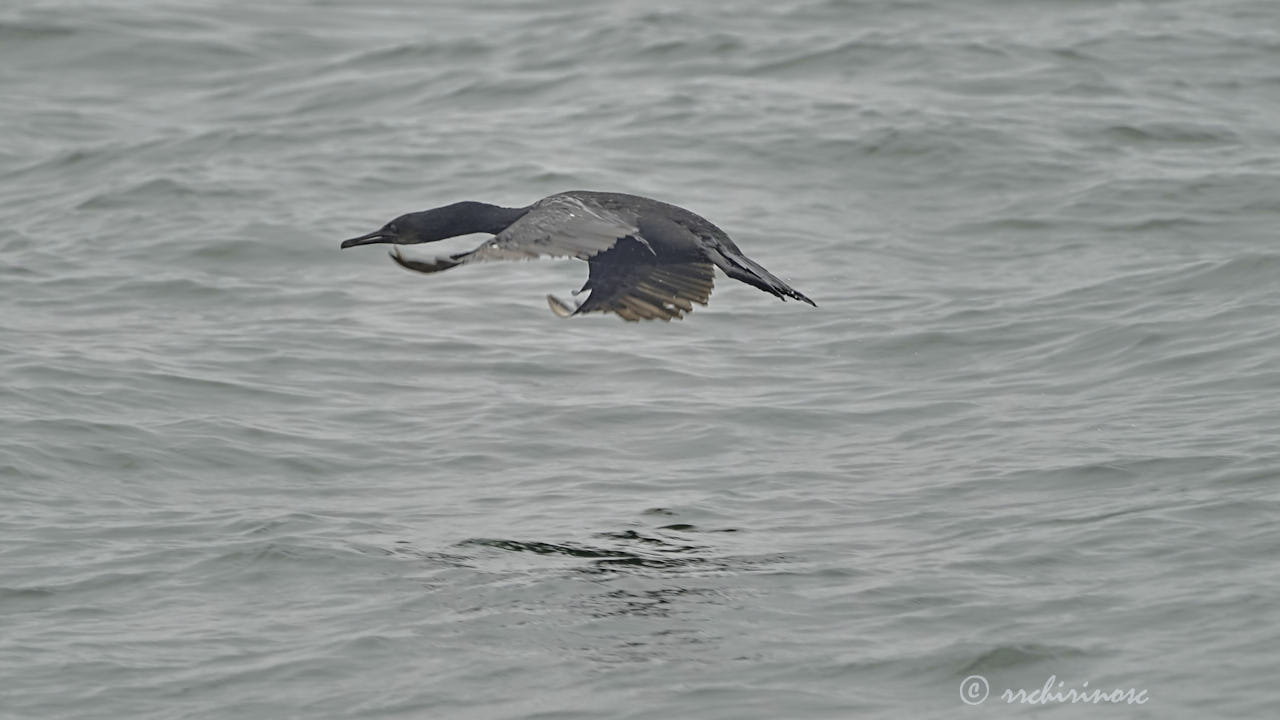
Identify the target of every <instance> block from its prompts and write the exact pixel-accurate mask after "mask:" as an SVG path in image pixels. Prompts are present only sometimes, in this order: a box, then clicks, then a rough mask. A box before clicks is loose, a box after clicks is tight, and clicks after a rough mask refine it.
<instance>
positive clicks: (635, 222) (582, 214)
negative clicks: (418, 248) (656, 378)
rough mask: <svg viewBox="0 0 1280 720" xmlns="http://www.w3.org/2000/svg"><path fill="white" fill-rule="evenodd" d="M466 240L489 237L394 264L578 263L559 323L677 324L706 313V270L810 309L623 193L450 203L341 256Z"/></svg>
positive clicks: (671, 209)
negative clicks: (571, 297)
mask: <svg viewBox="0 0 1280 720" xmlns="http://www.w3.org/2000/svg"><path fill="white" fill-rule="evenodd" d="M473 232H488V233H492V234H493V235H494V237H493V238H492V239H491V240H488V241H486V242H485V243H484V244H482V245H481V246H480V247H478V248H476V249H475V250H472V251H470V252H465V253H459V254H456V255H450V256H449V257H447V258H436V259H435V260H434V261H421V260H412V259H409V258H406V257H404V256H403V255H402V254H401V253H400V251H399V249H398V248H397V249H396V251H395V252H393V253H392V255H391V257H392V258H393V259H394V260H395V261H396V262H397V263H399V264H400V265H402V266H403V267H406V268H408V269H410V270H416V271H418V272H423V273H433V272H439V271H441V270H447V269H449V268H452V267H456V266H458V265H462V264H464V263H470V262H477V261H484V260H518V259H532V258H536V257H540V256H543V255H547V256H558V257H575V258H578V259H580V260H585V261H587V264H588V266H589V273H588V277H587V282H586V284H585V285H583V286H582V289H581V290H579V291H578V292H582V291H583V290H590V291H591V294H590V296H589V297H588V298H587V299H586V300H585V301H583V302H582V303H581V304H579V305H577V306H576V307H573V306H570V305H568V304H566V303H564V302H563V301H561V300H559V299H557V298H555V297H552V296H550V295H548V296H547V301H548V303H549V304H550V305H551V309H552V310H553V311H555V313H556V314H557V315H560V316H562V317H568V316H570V315H580V314H582V313H588V312H612V313H616V314H617V315H619V316H620V317H622V318H623V319H625V320H652V319H661V320H671V319H672V318H677V319H678V318H681V317H684V313H687V312H690V311H691V310H693V303H695V302H696V303H698V304H701V305H706V304H707V300H708V298H710V296H711V286H712V282H713V281H714V270H713V267H719V268H720V269H721V270H723V271H724V272H725V274H727V275H728V276H729V277H732V278H735V279H738V280H741V281H743V282H745V283H747V284H749V285H753V286H755V287H757V288H760V289H761V290H764V291H765V292H768V293H771V294H773V295H775V296H777V297H779V298H781V299H783V300H785V299H786V298H788V297H791V298H795V299H797V300H802V301H804V302H807V303H809V304H810V305H814V302H813V301H812V300H810V299H809V298H807V297H805V296H804V295H803V294H801V293H800V292H799V291H797V290H795V289H793V288H792V287H791V286H789V285H787V284H786V283H785V282H783V281H782V280H781V279H779V278H778V277H776V276H774V275H773V274H772V273H770V272H769V271H768V270H765V269H764V268H763V267H761V266H760V265H758V264H757V263H755V262H754V261H752V260H751V259H749V258H748V257H747V256H746V255H744V254H743V253H742V251H741V250H739V249H738V246H737V245H735V244H734V243H733V241H732V240H730V239H729V236H728V235H727V234H725V232H724V231H723V230H721V229H720V228H718V227H716V226H715V225H713V224H712V223H711V222H709V221H708V220H706V219H705V218H703V217H701V216H699V215H696V214H694V213H692V212H690V211H688V210H685V209H684V208H681V207H677V206H675V205H670V204H667V203H664V202H660V201H658V200H651V199H649V198H645V197H639V196H637V195H624V194H622V193H606V192H591V191H586V190H573V191H569V192H563V193H558V194H556V195H551V196H548V197H545V198H543V199H542V200H539V201H538V202H536V203H534V204H532V205H529V206H527V207H523V208H504V207H499V206H496V205H488V204H486V203H474V202H466V203H455V204H454V205H446V206H444V207H440V208H435V209H433V210H426V211H424V212H421V213H410V214H409V215H402V216H401V217H399V218H396V219H395V220H393V221H391V222H390V223H387V224H386V225H385V226H384V227H383V228H382V229H380V230H378V231H376V232H373V233H369V234H368V235H364V236H361V237H358V238H352V239H351V240H347V241H345V242H344V243H343V244H342V246H343V247H344V248H345V247H351V246H353V245H364V244H368V243H385V242H390V243H396V244H411V243H420V242H432V241H434V240H441V239H444V238H447V237H454V236H456V235H465V234H468V233H473ZM575 294H577V293H575ZM815 307H816V305H815Z"/></svg>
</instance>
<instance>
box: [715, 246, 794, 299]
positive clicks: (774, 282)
mask: <svg viewBox="0 0 1280 720" xmlns="http://www.w3.org/2000/svg"><path fill="white" fill-rule="evenodd" d="M709 254H710V256H711V262H713V263H715V264H716V267H718V268H720V269H721V270H723V271H724V274H725V275H728V276H729V277H731V278H733V279H734V280H741V281H742V282H744V283H746V284H748V285H753V286H755V287H758V288H760V289H761V290H763V291H765V292H767V293H770V294H772V295H776V296H777V297H779V298H781V299H783V300H786V299H787V298H794V299H796V300H799V301H801V302H807V303H809V304H810V305H812V306H814V307H818V304H817V303H815V302H814V301H812V300H810V299H809V298H807V297H805V296H804V293H802V292H800V291H799V290H796V289H795V288H793V287H791V286H790V285H788V284H787V283H786V282H784V281H783V280H782V278H779V277H778V276H777V275H774V274H773V273H771V272H769V271H768V270H765V269H764V268H763V267H761V265H760V264H759V263H757V262H756V261H754V260H752V259H751V258H749V257H747V256H746V255H743V254H741V253H736V252H733V251H731V250H726V249H724V248H720V249H717V250H713V251H711V252H710V253H709Z"/></svg>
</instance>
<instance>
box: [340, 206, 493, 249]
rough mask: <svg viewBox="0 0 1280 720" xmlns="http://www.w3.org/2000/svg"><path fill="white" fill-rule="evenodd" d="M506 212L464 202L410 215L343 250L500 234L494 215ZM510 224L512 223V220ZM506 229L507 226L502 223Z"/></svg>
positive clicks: (354, 240)
mask: <svg viewBox="0 0 1280 720" xmlns="http://www.w3.org/2000/svg"><path fill="white" fill-rule="evenodd" d="M499 210H503V208H497V207H495V206H493V205H486V204H484V203H477V202H460V203H454V204H452V205H445V206H444V207H438V208H432V209H431V210H423V211H422V212H415V213H408V214H407V215H401V216H400V217H398V218H396V219H395V220H392V221H391V222H389V223H387V224H386V225H383V226H382V227H380V228H378V229H377V230H374V231H373V232H371V233H369V234H368V235H361V236H360V237H354V238H351V239H350V240H343V241H342V247H344V248H349V247H355V246H356V245H372V244H374V243H395V244H396V245H413V244H416V243H427V242H435V241H437V240H444V239H445V238H451V237H456V236H458V235H468V234H470V233H475V232H495V233H496V232H498V230H501V227H496V228H495V219H494V217H493V216H494V212H493V211H499ZM507 222H510V221H509V220H508V221H507ZM502 227H505V223H503V224H502Z"/></svg>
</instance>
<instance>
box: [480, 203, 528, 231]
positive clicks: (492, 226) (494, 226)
mask: <svg viewBox="0 0 1280 720" xmlns="http://www.w3.org/2000/svg"><path fill="white" fill-rule="evenodd" d="M527 212H529V208H527V207H523V208H508V207H502V206H501V205H490V204H488V203H476V206H475V209H474V212H472V213H471V217H470V218H468V220H470V221H471V222H473V223H474V228H475V229H474V230H472V231H471V232H482V233H489V234H491V235H497V234H498V233H500V232H502V231H503V230H506V229H507V227H508V226H509V225H511V223H513V222H515V221H517V220H519V219H520V218H521V217H523V216H524V214H525V213H527Z"/></svg>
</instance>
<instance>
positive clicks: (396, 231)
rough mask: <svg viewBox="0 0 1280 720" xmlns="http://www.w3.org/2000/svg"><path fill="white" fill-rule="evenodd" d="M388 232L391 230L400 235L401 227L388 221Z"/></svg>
mask: <svg viewBox="0 0 1280 720" xmlns="http://www.w3.org/2000/svg"><path fill="white" fill-rule="evenodd" d="M387 232H390V233H391V234H392V235H399V234H400V228H398V227H396V224H395V223H387Z"/></svg>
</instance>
